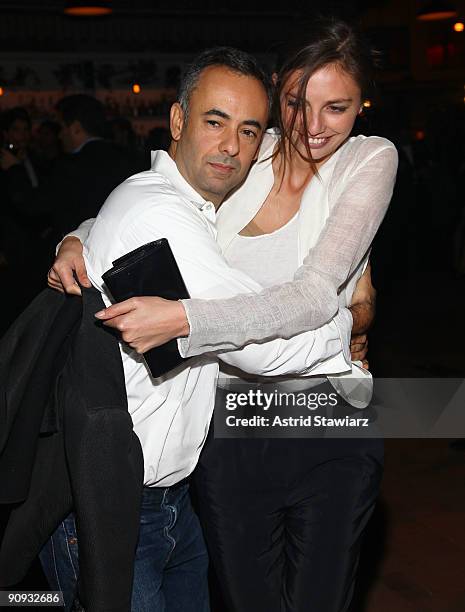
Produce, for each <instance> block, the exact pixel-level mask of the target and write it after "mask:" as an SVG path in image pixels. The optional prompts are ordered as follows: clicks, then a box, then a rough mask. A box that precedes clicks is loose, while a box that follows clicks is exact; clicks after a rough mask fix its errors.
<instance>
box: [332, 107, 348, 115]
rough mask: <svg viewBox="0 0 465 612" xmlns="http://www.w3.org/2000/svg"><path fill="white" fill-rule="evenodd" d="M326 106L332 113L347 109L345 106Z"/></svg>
mask: <svg viewBox="0 0 465 612" xmlns="http://www.w3.org/2000/svg"><path fill="white" fill-rule="evenodd" d="M328 108H329V110H330V111H331V112H333V113H343V112H344V111H346V110H347V106H328Z"/></svg>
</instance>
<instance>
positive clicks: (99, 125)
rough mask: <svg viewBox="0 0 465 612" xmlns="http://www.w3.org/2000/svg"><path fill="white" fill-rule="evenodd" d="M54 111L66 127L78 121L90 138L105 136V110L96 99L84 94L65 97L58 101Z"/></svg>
mask: <svg viewBox="0 0 465 612" xmlns="http://www.w3.org/2000/svg"><path fill="white" fill-rule="evenodd" d="M56 109H57V111H58V112H59V113H60V114H61V116H62V118H63V121H64V122H65V123H66V125H71V123H73V121H79V123H80V124H81V125H82V127H83V129H84V130H85V131H86V132H87V133H88V134H90V135H91V136H104V135H105V133H106V123H105V109H104V107H103V104H102V103H101V102H99V101H98V100H97V99H96V98H93V97H92V96H87V95H85V94H76V95H73V96H66V97H64V98H62V99H61V100H59V102H58V103H57V105H56Z"/></svg>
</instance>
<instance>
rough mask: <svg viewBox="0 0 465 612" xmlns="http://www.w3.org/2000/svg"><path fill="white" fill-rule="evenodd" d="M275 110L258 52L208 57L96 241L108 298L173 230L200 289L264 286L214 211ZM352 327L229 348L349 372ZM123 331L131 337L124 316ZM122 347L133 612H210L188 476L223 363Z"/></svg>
mask: <svg viewBox="0 0 465 612" xmlns="http://www.w3.org/2000/svg"><path fill="white" fill-rule="evenodd" d="M269 106H270V94H269V91H268V88H267V81H266V77H265V76H264V75H263V73H262V71H261V70H260V68H259V67H258V66H257V64H256V62H255V60H254V59H253V58H251V57H250V56H248V55H247V54H244V53H242V52H239V51H236V50H232V49H228V48H223V49H217V50H212V51H207V52H205V53H203V54H202V55H201V56H199V58H198V59H197V61H196V62H195V63H194V64H193V66H192V67H191V68H190V70H189V71H188V73H187V75H186V77H185V80H184V83H183V85H182V86H181V92H180V97H179V102H178V103H175V104H174V105H173V107H172V109H171V117H170V120H171V132H172V137H173V144H172V147H171V149H170V155H168V154H166V153H165V152H163V151H157V152H156V153H155V154H154V156H153V159H152V169H151V170H150V171H147V172H143V173H140V174H137V175H135V176H133V177H131V178H129V179H127V180H126V181H125V182H124V183H123V184H122V185H120V186H119V187H117V188H116V189H115V190H114V191H113V193H112V194H111V195H110V196H109V198H108V199H107V201H106V202H105V204H104V206H103V207H102V209H101V211H100V213H99V215H98V217H97V219H96V221H95V224H94V225H93V227H92V229H91V231H90V234H89V236H88V238H87V240H86V241H85V244H84V255H85V262H86V268H87V273H88V277H89V279H90V281H91V282H92V284H93V285H94V286H95V287H97V288H98V289H99V290H100V291H101V292H102V297H103V299H104V301H105V303H106V304H107V305H109V304H110V300H109V299H108V296H107V295H106V293H105V287H104V285H103V282H102V274H103V273H104V272H105V271H106V270H107V269H109V268H110V267H111V263H112V261H113V260H115V259H117V258H118V257H120V256H121V255H123V254H125V253H127V252H129V251H131V250H133V249H135V248H137V247H139V246H141V245H142V244H144V243H147V242H150V241H153V240H155V239H157V238H162V237H164V238H168V241H169V243H170V245H171V248H172V250H173V253H174V255H175V257H176V260H177V263H178V265H179V268H180V270H181V273H182V275H183V278H184V281H185V283H186V285H187V288H188V290H189V293H190V294H191V296H192V297H198V298H202V297H208V298H216V297H229V296H233V295H236V294H238V293H246V292H249V291H259V290H260V289H261V288H260V286H259V285H258V284H257V283H256V282H255V281H253V280H252V279H250V278H249V277H247V275H245V274H244V273H242V272H240V271H238V270H235V269H233V268H230V267H229V265H228V264H227V263H226V261H225V259H224V258H223V255H222V253H221V250H220V248H219V246H218V245H217V243H216V241H215V237H216V232H215V209H216V208H217V207H218V206H219V205H220V203H221V201H222V199H223V198H224V197H225V196H226V194H227V193H228V192H230V191H231V189H232V188H234V187H235V186H237V185H238V184H239V183H241V181H242V180H243V179H244V178H245V176H246V174H247V172H248V170H249V168H250V165H251V163H252V162H253V160H254V159H255V157H256V155H257V152H258V147H259V144H260V141H261V137H262V134H263V131H264V129H265V127H266V124H267V120H268V113H269ZM351 325H352V317H351V315H350V313H349V311H348V310H346V309H341V310H340V312H339V313H338V315H337V317H335V319H333V320H332V321H330V322H329V323H328V324H327V325H325V326H323V327H321V328H319V329H317V330H314V331H311V332H307V333H305V334H301V335H299V336H296V337H294V338H292V339H290V340H282V339H275V340H272V341H270V342H267V343H266V344H260V345H258V344H252V345H248V346H247V347H245V348H243V349H242V350H240V351H235V352H232V353H222V354H221V359H222V360H223V361H225V362H227V363H228V364H231V365H234V366H238V367H240V368H241V369H242V370H245V371H248V372H251V373H254V374H264V375H280V374H290V373H298V374H301V375H316V374H330V373H338V372H343V371H346V370H348V369H349V368H350V365H349V364H350V351H349V342H350V331H351ZM119 329H120V331H122V332H123V333H125V334H126V333H127V331H128V329H127V328H126V327H125V323H124V321H122V323H121V325H120V326H119ZM180 331H183V330H180ZM120 348H121V355H122V360H123V367H124V374H125V382H126V390H127V395H128V405H129V412H130V414H131V417H132V421H133V425H134V431H135V432H136V434H137V435H138V437H139V440H140V442H141V446H142V450H143V455H144V468H145V469H144V472H145V473H144V493H143V502H142V511H141V527H140V536H139V545H138V549H137V552H136V559H135V576H134V587H133V599H132V610H133V611H134V612H145V611H146V610H147V611H148V610H151V611H156V610H165V609H166V610H182V612H189V611H191V610H192V612H203V611H204V610H208V593H207V579H206V570H207V556H206V552H205V547H204V543H203V538H202V534H201V531H200V528H199V525H198V521H197V518H196V516H195V515H194V514H193V511H192V509H191V507H190V503H189V500H188V495H187V485H186V484H185V482H184V481H185V479H186V478H187V477H188V476H189V474H190V473H191V472H192V470H193V469H194V467H195V465H196V463H197V459H198V456H199V454H200V450H201V448H202V445H203V442H204V440H205V437H206V434H207V431H208V426H209V422H210V418H211V414H212V411H213V405H214V396H215V388H216V379H217V374H218V360H217V357H216V356H214V355H207V356H204V357H198V358H195V359H193V360H191V361H189V362H188V364H187V365H185V366H181V367H179V368H177V369H176V370H174V371H173V372H172V373H170V374H169V375H166V376H165V377H162V378H159V379H153V378H151V377H150V376H149V374H148V371H147V369H146V366H145V364H144V362H143V361H142V359H141V357H140V356H139V355H137V354H136V353H135V352H134V351H132V350H130V348H129V347H128V346H127V345H123V344H121V347H120ZM73 528H74V526H73V519H72V517H70V518H68V519H67V520H66V521H65V523H64V525H63V527H62V531H61V532H60V531H59V532H57V534H55V535H54V536H53V538H52V539H51V541H50V543H49V545H48V549H47V553H46V554H43V555H42V560H43V562H44V561H45V565H46V566H47V562H46V556H47V555H48V557H49V558H50V556H52V555H53V556H54V557H55V564H54V569H55V571H56V575H57V576H62V575H63V576H65V577H67V578H68V579H69V575H70V563H71V564H72V563H73V562H74V565H75V562H76V560H77V542H76V538H75V537H73V538H72V540H73V546H75V549H73V550H71V551H70V547H69V539H68V540H67V541H66V549H65V546H64V544H63V541H64V538H63V534H66V533H69V530H73ZM67 530H68V531H67ZM72 533H74V531H72ZM63 553H64V554H63ZM65 556H67V558H65ZM48 576H49V578H50V572H48ZM51 582H52V583H53V582H56V581H54V580H53V578H52V579H51ZM72 582H73V581H72V580H71V583H72ZM69 599H70V594H68V600H69Z"/></svg>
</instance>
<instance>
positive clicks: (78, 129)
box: [69, 119, 84, 136]
mask: <svg viewBox="0 0 465 612" xmlns="http://www.w3.org/2000/svg"><path fill="white" fill-rule="evenodd" d="M69 128H70V131H71V134H72V135H73V136H80V135H81V134H82V132H84V128H83V127H82V123H81V122H80V121H78V120H77V119H74V121H72V122H71V123H70V124H69Z"/></svg>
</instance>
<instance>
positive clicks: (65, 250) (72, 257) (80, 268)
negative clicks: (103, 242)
mask: <svg viewBox="0 0 465 612" xmlns="http://www.w3.org/2000/svg"><path fill="white" fill-rule="evenodd" d="M82 250H83V249H82V243H81V241H80V240H79V238H75V237H74V236H69V237H68V238H65V239H64V240H63V243H62V245H61V247H60V250H59V251H58V254H57V258H56V259H55V262H54V264H53V266H52V267H51V268H50V270H49V272H48V277H47V280H48V286H49V287H51V288H52V289H56V290H57V291H60V292H61V293H64V292H66V293H71V294H73V295H81V289H80V288H79V285H78V284H77V282H76V280H75V278H74V276H73V273H74V274H75V275H76V277H77V279H78V280H79V282H80V283H81V285H82V286H83V287H91V286H92V285H91V282H90V281H89V279H88V278H87V271H86V265H85V263H84V257H83V255H82Z"/></svg>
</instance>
